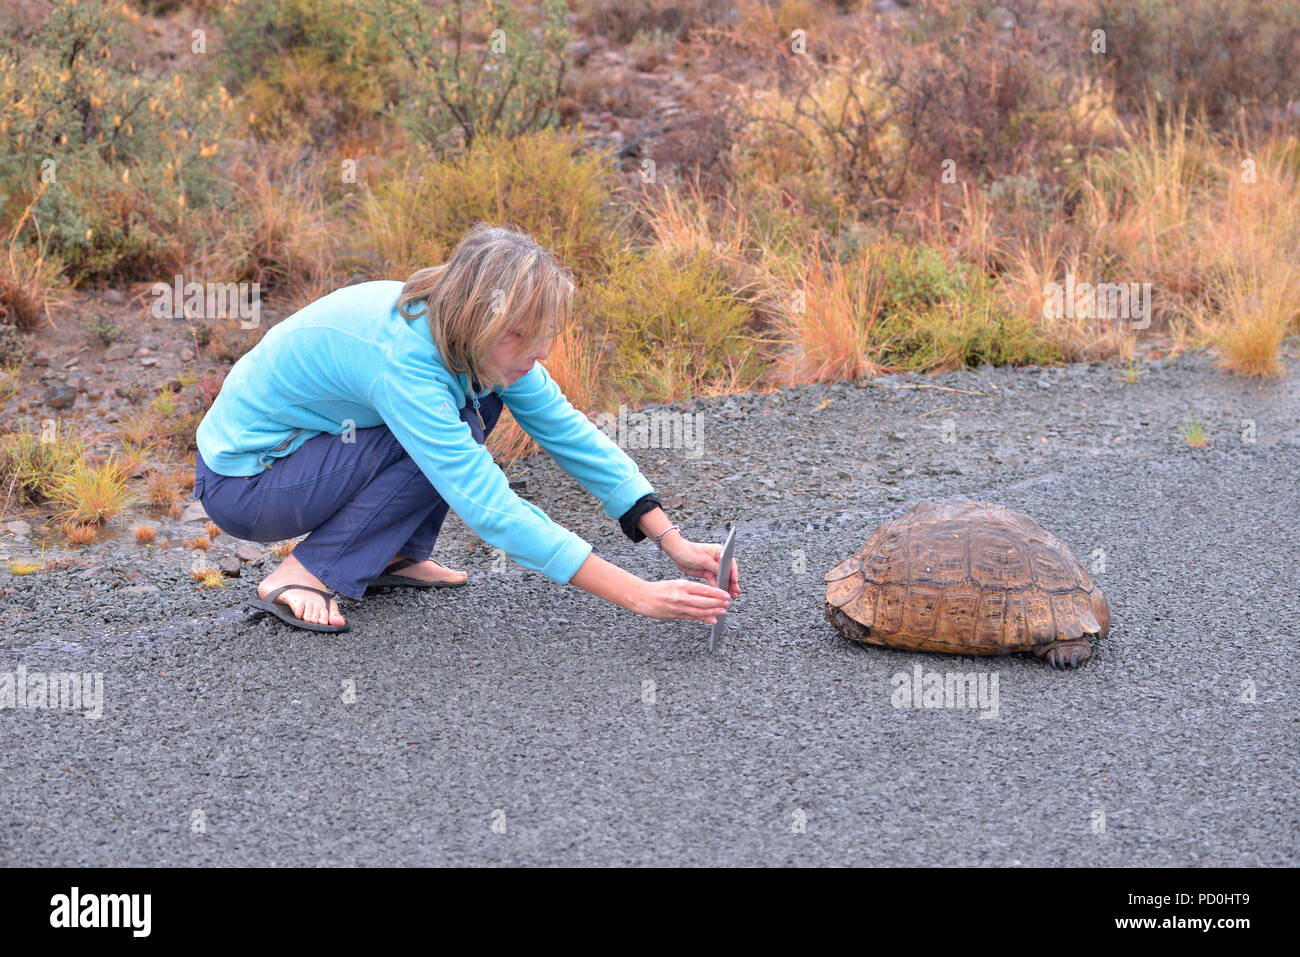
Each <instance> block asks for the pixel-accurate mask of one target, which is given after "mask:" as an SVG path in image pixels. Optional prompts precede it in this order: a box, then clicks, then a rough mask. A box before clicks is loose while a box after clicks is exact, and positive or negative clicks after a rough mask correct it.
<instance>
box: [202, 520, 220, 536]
mask: <svg viewBox="0 0 1300 957" xmlns="http://www.w3.org/2000/svg"><path fill="white" fill-rule="evenodd" d="M204 528H205V529H206V531H207V533H208V538H211V539H215V538H216V537H217V536H218V535H220V534H221V529H220V528H219V527H218V526H217V523H216V522H208V523H207V525H205V526H204Z"/></svg>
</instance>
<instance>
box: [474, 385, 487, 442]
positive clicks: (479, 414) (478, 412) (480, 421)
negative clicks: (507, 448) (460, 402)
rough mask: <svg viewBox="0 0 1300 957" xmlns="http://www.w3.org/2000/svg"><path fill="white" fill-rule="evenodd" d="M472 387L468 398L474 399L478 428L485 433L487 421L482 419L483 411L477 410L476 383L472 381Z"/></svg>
mask: <svg viewBox="0 0 1300 957" xmlns="http://www.w3.org/2000/svg"><path fill="white" fill-rule="evenodd" d="M472 388H473V390H474V391H473V392H471V393H470V398H471V399H472V400H473V401H474V414H475V415H477V416H478V424H479V428H481V429H482V430H483V434H484V435H487V423H486V422H484V421H483V413H482V412H480V411H479V410H478V383H477V382H474V383H473V384H472Z"/></svg>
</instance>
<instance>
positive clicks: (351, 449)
mask: <svg viewBox="0 0 1300 957" xmlns="http://www.w3.org/2000/svg"><path fill="white" fill-rule="evenodd" d="M479 411H480V412H481V413H482V415H483V422H484V424H485V425H486V426H487V428H486V429H482V428H480V427H479V424H478V417H477V416H476V415H475V414H474V409H473V406H472V405H471V404H469V403H467V404H466V405H465V406H464V408H462V409H461V410H460V417H461V419H463V420H464V421H465V422H466V423H468V424H469V428H470V431H471V432H472V433H473V434H474V440H475V441H476V442H478V443H479V444H480V445H481V444H483V442H484V441H486V439H487V434H488V433H490V432H491V431H492V428H493V426H495V425H496V422H497V419H498V418H499V417H500V416H501V399H500V398H499V397H498V396H496V395H494V394H492V393H489V394H488V395H486V396H480V397H479ZM355 434H356V441H355V442H344V441H343V437H342V436H339V435H327V434H325V433H322V434H320V435H316V436H313V437H312V438H310V439H308V440H307V441H306V442H304V443H303V444H302V445H301V446H299V447H298V448H297V449H296V450H294V451H293V452H292V453H290V454H289V455H287V456H285V457H284V458H280V459H268V461H270V462H272V463H273V464H272V467H271V468H268V469H263V470H262V471H261V472H260V473H258V474H257V475H248V476H231V475H218V474H217V473H216V472H213V471H212V470H211V469H210V468H208V466H207V463H206V462H204V461H203V457H202V456H201V455H199V454H197V453H196V454H195V456H194V461H195V469H194V497H195V498H197V499H199V501H201V502H202V503H203V508H204V510H205V511H206V512H207V513H208V516H209V517H210V518H211V519H212V520H213V521H214V522H216V523H217V524H218V525H220V526H221V530H222V531H223V532H226V533H228V534H230V535H233V536H234V537H235V538H242V539H246V540H248V541H251V542H276V541H280V540H282V539H286V538H294V537H296V536H298V535H302V534H304V533H307V532H309V533H310V534H308V535H307V537H306V538H305V539H303V540H302V541H301V542H299V543H298V545H297V546H296V547H295V548H294V550H293V554H294V557H295V558H297V559H298V561H300V562H302V564H303V566H304V567H305V568H306V569H307V570H308V571H309V572H311V573H312V574H313V575H315V576H316V577H317V578H319V579H320V580H321V581H323V582H324V583H325V584H326V585H328V586H329V587H330V588H332V589H334V590H335V591H336V592H338V593H339V594H341V595H346V596H347V597H349V598H360V597H361V596H362V595H363V594H364V593H365V590H366V584H367V583H368V582H369V581H370V580H371V579H373V578H375V577H377V576H378V575H379V574H380V573H381V572H382V571H383V570H384V568H385V566H387V565H388V563H389V562H391V561H392V560H393V558H394V557H395V556H397V555H406V556H407V557H409V558H413V559H415V560H416V561H424V560H425V559H426V558H428V557H429V554H430V553H431V552H432V551H433V544H434V542H435V541H436V540H437V538H438V532H439V530H440V529H441V528H442V522H443V519H445V518H446V517H447V503H446V501H444V500H443V497H442V496H441V495H439V494H438V491H437V489H435V488H434V487H433V485H432V484H431V483H430V482H429V480H428V479H427V478H425V476H424V473H423V472H421V471H420V468H419V466H418V465H416V464H415V461H414V460H413V459H412V458H411V457H410V456H409V455H407V454H406V450H405V449H404V448H402V445H401V443H400V442H398V441H397V439H396V438H394V436H393V433H392V432H390V431H389V430H388V427H387V426H383V425H381V426H379V427H377V428H373V429H357V430H356V433H355Z"/></svg>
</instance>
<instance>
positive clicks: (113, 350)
mask: <svg viewBox="0 0 1300 957" xmlns="http://www.w3.org/2000/svg"><path fill="white" fill-rule="evenodd" d="M134 354H135V347H134V346H132V345H131V344H130V343H129V342H115V343H113V344H112V345H111V346H109V347H108V351H107V352H105V353H104V358H105V359H107V360H108V361H110V362H114V361H116V360H118V359H129V358H131V356H132V355H134Z"/></svg>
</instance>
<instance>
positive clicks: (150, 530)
mask: <svg viewBox="0 0 1300 957" xmlns="http://www.w3.org/2000/svg"><path fill="white" fill-rule="evenodd" d="M131 534H132V535H134V536H135V540H136V541H137V542H139V543H140V544H141V545H148V544H150V543H151V542H152V541H153V540H154V537H155V536H156V535H157V534H158V529H157V528H156V527H155V526H153V525H136V526H134V527H132V529H131Z"/></svg>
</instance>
